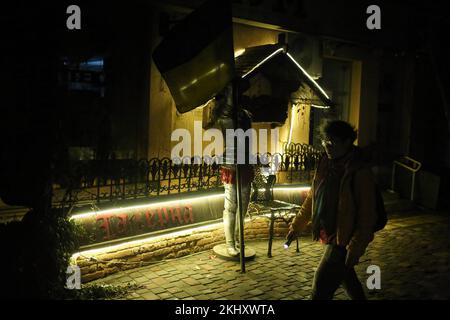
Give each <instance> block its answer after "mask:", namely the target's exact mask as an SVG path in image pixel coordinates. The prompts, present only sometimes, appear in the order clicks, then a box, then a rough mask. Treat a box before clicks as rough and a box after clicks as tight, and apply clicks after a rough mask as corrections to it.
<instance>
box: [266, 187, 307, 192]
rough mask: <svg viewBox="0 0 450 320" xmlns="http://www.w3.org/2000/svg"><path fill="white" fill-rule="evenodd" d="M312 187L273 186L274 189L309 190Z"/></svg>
mask: <svg viewBox="0 0 450 320" xmlns="http://www.w3.org/2000/svg"><path fill="white" fill-rule="evenodd" d="M310 189H311V187H278V188H273V191H309V190H310Z"/></svg>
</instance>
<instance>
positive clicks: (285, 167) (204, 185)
mask: <svg viewBox="0 0 450 320" xmlns="http://www.w3.org/2000/svg"><path fill="white" fill-rule="evenodd" d="M319 157H320V152H319V151H318V150H316V149H314V148H313V147H312V146H310V145H305V144H290V145H289V146H287V147H285V148H284V153H283V154H274V155H270V154H265V155H257V163H258V164H257V165H262V166H266V167H270V168H272V169H273V170H274V172H275V174H276V176H277V182H278V183H296V182H309V181H310V180H311V179H312V172H313V170H314V168H315V166H316V163H317V161H318V159H319ZM191 160H196V161H189V162H190V163H186V162H184V161H183V162H182V163H175V162H174V161H172V160H171V159H170V158H162V159H158V158H153V159H150V160H146V159H142V160H133V159H127V160H108V161H101V160H87V161H78V162H76V163H74V164H73V165H72V166H71V167H70V169H69V173H68V176H69V178H68V179H67V181H66V182H65V183H61V184H55V185H54V188H53V194H54V196H53V203H54V205H55V206H56V205H61V204H63V203H66V202H69V203H72V204H73V203H75V204H83V203H93V202H94V203H100V202H105V201H115V200H123V199H136V198H144V197H152V196H159V195H168V194H174V193H182V192H189V191H200V190H211V189H214V188H218V187H220V186H222V182H221V181H220V170H219V169H220V165H219V164H217V161H214V160H217V159H214V158H213V159H205V158H203V159H191ZM211 160H212V161H211Z"/></svg>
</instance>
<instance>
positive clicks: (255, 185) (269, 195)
mask: <svg viewBox="0 0 450 320" xmlns="http://www.w3.org/2000/svg"><path fill="white" fill-rule="evenodd" d="M262 171H263V170H261V167H260V166H258V167H257V169H256V172H255V179H254V181H253V182H252V195H251V197H250V205H249V210H248V214H249V215H250V216H252V215H257V216H263V217H266V218H268V219H269V244H268V248H267V256H268V257H269V258H271V257H272V241H273V233H274V225H275V222H276V221H284V222H285V223H286V224H287V225H289V223H290V222H291V221H292V219H293V218H294V217H295V214H296V212H297V211H298V209H299V208H300V206H299V205H297V204H294V203H288V202H285V201H280V200H274V197H273V186H274V185H275V182H276V176H275V175H273V174H269V175H264V174H263V172H262ZM296 241H297V252H300V250H299V245H298V238H297V239H296Z"/></svg>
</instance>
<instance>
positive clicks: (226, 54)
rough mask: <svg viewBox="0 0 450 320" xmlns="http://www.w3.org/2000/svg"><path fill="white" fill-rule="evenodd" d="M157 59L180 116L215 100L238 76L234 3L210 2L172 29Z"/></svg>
mask: <svg viewBox="0 0 450 320" xmlns="http://www.w3.org/2000/svg"><path fill="white" fill-rule="evenodd" d="M153 60H154V62H155V64H156V66H157V67H158V69H159V71H160V72H161V74H162V76H163V78H164V80H165V81H166V83H167V86H168V87H169V90H170V92H171V94H172V97H173V99H174V100H175V104H176V107H177V109H178V111H179V112H180V113H184V112H187V111H190V110H192V109H194V108H196V107H198V106H200V105H202V104H204V103H205V102H207V101H208V100H209V99H211V98H213V97H214V96H215V95H216V94H217V93H218V92H219V91H221V90H222V89H223V88H224V87H225V86H226V85H227V84H228V83H229V82H230V81H231V80H232V78H233V75H234V51H233V29H232V20H231V1H230V0H208V1H206V2H205V3H204V4H203V5H202V6H201V7H199V8H198V9H197V10H195V11H193V12H192V13H191V14H189V15H188V16H187V17H186V18H185V19H184V20H183V21H182V22H180V23H178V24H177V25H175V26H174V27H173V28H172V29H171V30H170V32H169V34H168V35H167V36H166V37H165V38H164V39H163V40H162V42H161V43H160V44H159V45H158V47H157V48H156V49H155V50H154V52H153Z"/></svg>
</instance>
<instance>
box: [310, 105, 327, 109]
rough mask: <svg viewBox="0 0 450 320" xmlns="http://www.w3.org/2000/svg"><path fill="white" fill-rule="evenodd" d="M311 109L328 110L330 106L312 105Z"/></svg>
mask: <svg viewBox="0 0 450 320" xmlns="http://www.w3.org/2000/svg"><path fill="white" fill-rule="evenodd" d="M311 107H313V108H319V109H330V106H319V105H317V104H312V105H311Z"/></svg>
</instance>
